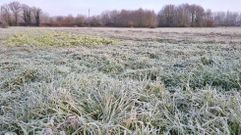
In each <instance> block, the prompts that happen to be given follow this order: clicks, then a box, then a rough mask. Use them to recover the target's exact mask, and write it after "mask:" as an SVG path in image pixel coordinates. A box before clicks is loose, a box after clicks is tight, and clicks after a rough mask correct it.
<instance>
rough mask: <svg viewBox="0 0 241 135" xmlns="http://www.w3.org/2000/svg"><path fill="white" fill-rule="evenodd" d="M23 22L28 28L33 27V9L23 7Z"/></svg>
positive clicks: (26, 6)
mask: <svg viewBox="0 0 241 135" xmlns="http://www.w3.org/2000/svg"><path fill="white" fill-rule="evenodd" d="M22 10H23V21H24V24H25V25H26V26H29V25H32V9H31V7H29V6H28V5H22Z"/></svg>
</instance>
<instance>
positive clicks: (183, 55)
mask: <svg viewBox="0 0 241 135" xmlns="http://www.w3.org/2000/svg"><path fill="white" fill-rule="evenodd" d="M240 90H241V28H160V29H127V28H123V29H118V28H21V27H12V28H7V29H0V134H8V135H9V134H11V135H16V134H25V135H28V134H30V135H35V134H44V135H55V134H59V135H68V134H80V135H81V134H83V135H90V134H92V135H115V134H119V135H132V134H134V135H157V134H158V135H159V134H170V135H187V134H195V135H196V134H201V135H209V134H212V135H231V134H233V135H238V134H240V133H241V95H240V94H241V93H240Z"/></svg>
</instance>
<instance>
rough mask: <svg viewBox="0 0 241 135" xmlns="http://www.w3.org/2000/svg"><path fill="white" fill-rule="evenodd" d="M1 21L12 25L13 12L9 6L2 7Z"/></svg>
mask: <svg viewBox="0 0 241 135" xmlns="http://www.w3.org/2000/svg"><path fill="white" fill-rule="evenodd" d="M1 19H2V23H5V24H8V25H10V26H11V25H12V19H11V12H10V9H9V6H8V5H2V6H1Z"/></svg>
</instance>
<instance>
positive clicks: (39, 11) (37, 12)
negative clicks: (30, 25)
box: [32, 7, 41, 26]
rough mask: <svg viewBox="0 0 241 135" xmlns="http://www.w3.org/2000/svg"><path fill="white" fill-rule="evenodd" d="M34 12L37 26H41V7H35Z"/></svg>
mask: <svg viewBox="0 0 241 135" xmlns="http://www.w3.org/2000/svg"><path fill="white" fill-rule="evenodd" d="M32 12H33V16H34V20H35V26H40V14H41V9H40V8H36V7H33V8H32Z"/></svg>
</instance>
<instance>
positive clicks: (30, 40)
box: [5, 32, 117, 47]
mask: <svg viewBox="0 0 241 135" xmlns="http://www.w3.org/2000/svg"><path fill="white" fill-rule="evenodd" d="M116 43H117V40H114V39H110V38H103V37H95V36H86V35H80V34H73V33H69V32H39V33H37V32H36V33H34V32H31V33H26V32H25V33H16V34H13V35H11V36H9V37H7V38H6V39H5V44H7V45H8V46H23V45H32V46H38V47H49V46H60V47H72V46H87V47H91V46H99V45H113V44H116Z"/></svg>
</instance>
